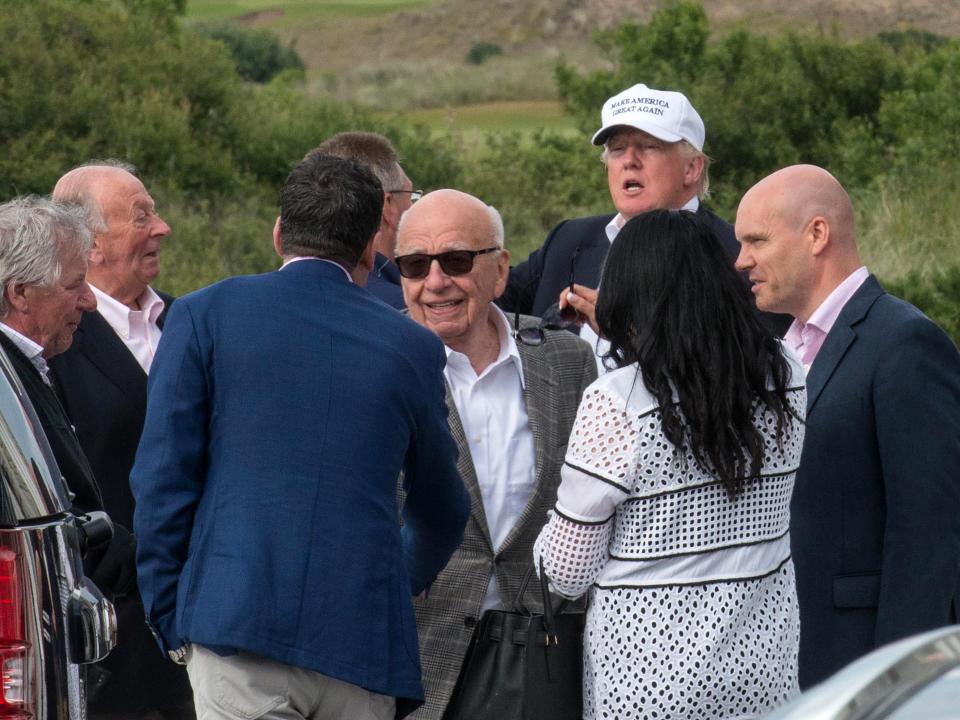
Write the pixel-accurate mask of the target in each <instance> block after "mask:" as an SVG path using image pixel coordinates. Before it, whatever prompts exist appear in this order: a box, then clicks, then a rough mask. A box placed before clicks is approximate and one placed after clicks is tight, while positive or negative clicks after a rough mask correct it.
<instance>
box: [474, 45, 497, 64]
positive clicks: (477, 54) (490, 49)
mask: <svg viewBox="0 0 960 720" xmlns="http://www.w3.org/2000/svg"><path fill="white" fill-rule="evenodd" d="M502 54H503V48H502V47H500V46H499V45H497V44H496V43H492V42H478V43H475V44H474V45H473V47H471V48H470V49H469V50H468V51H467V62H468V63H470V64H471V65H483V63H485V62H486V61H487V59H488V58H491V57H493V56H494V55H502Z"/></svg>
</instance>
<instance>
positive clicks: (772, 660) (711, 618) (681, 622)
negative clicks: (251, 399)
mask: <svg viewBox="0 0 960 720" xmlns="http://www.w3.org/2000/svg"><path fill="white" fill-rule="evenodd" d="M791 364H792V365H794V366H795V367H794V368H793V372H794V377H795V378H802V374H801V373H802V371H801V370H800V368H799V365H798V364H797V363H794V362H792V363H791ZM632 372H635V368H625V369H622V370H619V371H614V372H613V373H609V374H607V375H606V376H603V377H601V378H600V380H598V381H597V382H596V383H595V384H594V385H592V386H591V387H590V388H589V389H588V391H587V392H586V393H585V394H584V399H583V401H582V403H581V406H580V409H579V411H578V415H577V420H576V423H575V425H574V431H573V435H572V436H571V439H570V443H569V445H568V448H567V456H566V467H565V468H564V471H563V482H562V483H561V486H560V489H559V491H558V496H557V497H558V499H557V505H556V512H554V513H552V514H551V516H550V518H549V521H548V523H547V525H546V527H545V528H544V529H543V531H542V532H541V534H540V537H539V539H538V540H537V543H536V545H535V547H534V552H535V554H536V556H542V557H543V559H544V568H545V570H546V572H547V574H548V575H549V576H550V579H551V583H552V584H553V585H554V586H555V587H556V589H557V590H559V591H560V592H561V593H563V594H565V595H568V596H577V595H579V594H581V593H583V592H585V591H587V590H588V589H589V593H590V608H589V610H588V615H587V628H586V633H585V636H584V646H585V649H584V653H585V654H584V703H585V704H584V717H585V718H586V719H587V720H596V719H599V718H611V719H612V718H617V719H618V720H634V719H635V720H640V719H641V718H644V719H646V718H651V719H652V718H656V719H657V720H670V719H676V720H679V719H681V718H683V719H687V718H703V719H704V720H706V719H707V718H711V719H713V718H723V719H728V718H730V719H732V718H738V719H745V718H757V717H761V716H763V715H765V714H767V713H769V712H770V711H771V710H772V709H774V708H775V707H777V706H778V705H780V704H782V703H783V702H784V701H786V700H788V699H789V698H791V697H792V696H794V695H795V694H797V692H798V687H797V651H798V646H799V610H798V607H797V600H796V589H795V581H794V568H793V563H792V561H791V560H790V558H789V535H788V529H789V519H790V515H789V503H790V496H791V494H792V491H793V483H794V477H795V472H796V468H797V465H798V464H799V461H800V454H801V450H802V447H803V435H804V426H803V423H802V422H800V421H798V420H796V419H794V418H788V419H787V423H786V427H785V428H784V433H783V437H782V439H781V441H780V442H778V440H777V432H776V430H777V426H776V418H775V416H774V415H773V414H772V413H770V412H767V411H766V409H765V408H760V407H758V409H757V412H756V417H755V425H756V427H757V428H758V429H759V430H760V432H761V433H762V435H763V438H764V462H763V467H762V468H761V477H760V478H757V479H754V480H751V481H749V482H748V484H747V486H746V488H745V490H744V492H743V493H741V494H740V495H739V496H738V497H737V499H736V500H731V499H730V498H729V496H728V495H727V493H726V492H725V491H724V490H723V488H722V486H721V485H720V484H719V482H718V481H717V479H716V478H715V477H713V476H712V475H711V474H710V473H709V472H707V471H705V470H704V469H701V468H700V467H698V466H697V464H696V462H695V461H694V459H693V457H692V455H691V454H690V453H689V452H683V453H678V452H677V451H676V450H675V449H674V446H673V445H672V444H671V443H670V442H669V441H668V440H667V439H666V437H665V436H664V434H663V430H662V427H661V415H660V410H659V408H658V407H657V405H656V403H655V401H654V399H653V398H652V396H650V394H649V393H648V392H647V391H646V389H645V388H644V387H643V386H642V383H639V384H637V383H634V382H632V378H631V376H630V375H628V373H632ZM794 384H795V385H797V387H795V388H794V389H791V390H790V391H789V392H788V400H789V402H790V405H791V407H792V408H793V409H794V410H795V412H796V413H797V415H798V416H799V417H801V418H802V417H803V416H804V414H805V412H804V411H805V408H806V392H805V389H804V388H803V385H802V379H801V380H799V381H797V382H795V383H794ZM611 513H613V517H612V518H611V517H610V515H611ZM693 561H696V562H693ZM743 567H750V568H758V570H757V572H755V573H753V572H752V571H751V572H749V573H746V572H743V571H742V568H743ZM679 568H682V569H683V571H684V572H685V573H686V574H685V575H684V576H683V577H682V578H678V576H677V575H676V574H671V572H674V573H675V572H676V570H677V569H679ZM691 568H694V569H695V570H694V572H699V573H702V574H701V575H694V576H693V577H691V576H690V572H691ZM727 571H729V572H727ZM598 582H599V585H598V584H597V583H598ZM591 583H593V584H592V585H591Z"/></svg>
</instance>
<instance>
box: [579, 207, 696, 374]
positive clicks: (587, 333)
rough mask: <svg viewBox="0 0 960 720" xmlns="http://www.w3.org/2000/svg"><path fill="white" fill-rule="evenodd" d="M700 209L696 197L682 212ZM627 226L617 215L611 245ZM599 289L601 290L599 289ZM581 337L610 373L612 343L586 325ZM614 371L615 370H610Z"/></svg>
mask: <svg viewBox="0 0 960 720" xmlns="http://www.w3.org/2000/svg"><path fill="white" fill-rule="evenodd" d="M699 208H700V198H698V197H697V196H696V195H694V196H693V197H692V198H690V200H688V201H687V204H686V205H684V206H683V207H682V208H680V209H681V210H689V211H690V212H696V211H697V210H698V209H699ZM626 224H627V218H625V217H624V216H623V215H621V214H620V213H617V214H616V215H615V216H614V218H613V220H611V221H610V222H608V223H607V227H606V233H607V240H609V241H610V244H611V245H613V241H614V240H616V239H617V235H619V234H620V230H621V229H622V228H623V226H624V225H626ZM598 289H599V288H598ZM580 337H582V338H583V339H584V340H586V341H587V342H588V343H590V347H592V348H593V352H594V354H595V355H596V356H597V373H598V374H600V375H603V374H604V373H605V372H607V371H608V368H605V367H604V366H603V356H604V354H605V353H606V352H608V351H609V350H610V343H609V342H608V341H607V340H605V339H604V338H602V337H598V336H597V334H596V333H595V332H594V331H593V328H592V327H590V326H589V325H587V324H586V323H584V325H583V327H582V328H580ZM610 369H613V368H610Z"/></svg>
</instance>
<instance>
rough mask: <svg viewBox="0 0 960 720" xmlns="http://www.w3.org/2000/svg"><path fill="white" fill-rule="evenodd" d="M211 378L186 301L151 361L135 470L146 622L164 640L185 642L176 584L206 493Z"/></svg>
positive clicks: (165, 643) (170, 645)
mask: <svg viewBox="0 0 960 720" xmlns="http://www.w3.org/2000/svg"><path fill="white" fill-rule="evenodd" d="M209 392H210V388H209V383H208V380H207V374H206V371H205V358H204V353H203V351H202V349H201V345H200V342H199V340H198V335H197V331H196V327H195V323H194V318H193V315H192V314H191V309H190V306H189V304H188V303H187V302H185V301H181V302H178V303H177V304H176V305H174V307H173V308H172V309H171V312H170V314H169V316H168V317H167V319H166V323H165V324H164V331H163V336H162V338H161V340H160V345H159V347H158V348H157V355H156V358H155V360H154V363H153V365H152V367H151V371H150V377H149V381H148V392H147V399H148V402H147V416H146V421H145V424H144V428H143V435H142V436H141V440H140V446H139V449H138V450H137V457H136V461H135V463H134V467H133V470H132V472H131V475H130V486H131V489H132V491H133V495H134V498H135V500H136V510H135V512H134V528H135V531H136V534H137V537H138V545H137V573H138V580H139V587H140V595H141V596H142V598H143V605H144V610H145V613H146V617H147V621H148V622H149V624H150V625H151V626H152V627H153V629H154V630H155V632H156V634H157V635H158V640H159V641H160V644H161V647H162V648H163V649H164V650H170V649H175V648H178V647H180V646H181V645H182V644H183V643H184V640H185V638H181V637H179V636H178V634H177V631H176V614H177V613H176V610H177V607H176V604H177V584H178V581H179V578H180V574H181V571H182V570H183V566H184V563H185V562H186V559H187V549H188V546H189V543H190V534H191V530H192V527H193V518H194V513H195V511H196V508H197V504H198V503H199V501H200V496H201V494H202V492H203V485H204V475H205V458H206V447H207V426H208V415H209V404H210V400H209Z"/></svg>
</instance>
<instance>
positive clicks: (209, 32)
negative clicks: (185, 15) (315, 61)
mask: <svg viewBox="0 0 960 720" xmlns="http://www.w3.org/2000/svg"><path fill="white" fill-rule="evenodd" d="M197 31H198V32H199V33H200V34H201V35H205V36H206V37H208V38H210V39H212V40H219V41H220V42H222V43H223V44H224V45H226V46H227V49H228V50H230V54H231V55H232V56H233V60H234V62H235V63H236V65H237V72H238V73H240V77H242V78H243V79H244V80H249V81H250V82H258V83H265V82H269V81H270V80H272V79H273V78H274V77H276V76H277V75H278V74H279V73H281V72H282V71H284V70H287V71H290V72H293V73H295V74H297V75H298V76H300V77H302V76H303V71H304V70H305V68H304V65H303V60H301V59H300V56H299V55H298V54H297V51H296V49H294V47H293V46H291V45H282V44H280V40H279V39H278V38H277V36H276V35H274V34H273V33H272V32H270V31H269V30H260V29H256V28H248V27H244V26H242V25H237V24H235V23H226V22H225V23H218V24H214V25H199V26H197Z"/></svg>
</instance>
